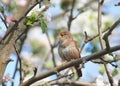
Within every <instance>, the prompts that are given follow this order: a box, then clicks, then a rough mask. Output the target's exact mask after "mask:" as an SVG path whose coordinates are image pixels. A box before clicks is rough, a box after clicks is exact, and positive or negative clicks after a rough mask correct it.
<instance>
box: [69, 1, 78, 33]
mask: <svg viewBox="0 0 120 86" xmlns="http://www.w3.org/2000/svg"><path fill="white" fill-rule="evenodd" d="M75 2H76V0H72V8H71V10H70V16H69V20H68V31H70V27H71V23H72V20H73V9H74V6H75Z"/></svg>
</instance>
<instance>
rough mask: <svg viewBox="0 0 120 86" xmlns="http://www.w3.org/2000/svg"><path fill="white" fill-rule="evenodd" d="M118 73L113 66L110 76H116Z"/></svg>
mask: <svg viewBox="0 0 120 86" xmlns="http://www.w3.org/2000/svg"><path fill="white" fill-rule="evenodd" d="M117 74H118V70H117V69H116V68H115V69H114V70H113V72H112V76H116V75H117Z"/></svg>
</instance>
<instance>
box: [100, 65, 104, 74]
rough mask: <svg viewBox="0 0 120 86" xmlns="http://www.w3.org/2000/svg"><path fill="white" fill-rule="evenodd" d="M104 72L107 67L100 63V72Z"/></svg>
mask: <svg viewBox="0 0 120 86" xmlns="http://www.w3.org/2000/svg"><path fill="white" fill-rule="evenodd" d="M104 72H105V67H104V66H103V65H100V67H99V73H100V74H101V75H103V74H104Z"/></svg>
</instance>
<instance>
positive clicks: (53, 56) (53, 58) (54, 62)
mask: <svg viewBox="0 0 120 86" xmlns="http://www.w3.org/2000/svg"><path fill="white" fill-rule="evenodd" d="M46 36H47V39H48V42H49V44H50V47H51V53H52V61H53V64H54V67H56V66H57V65H56V61H55V55H54V50H53V49H54V48H53V45H52V43H51V41H50V38H49V35H48V32H47V31H46Z"/></svg>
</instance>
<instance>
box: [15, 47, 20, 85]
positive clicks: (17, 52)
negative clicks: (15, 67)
mask: <svg viewBox="0 0 120 86" xmlns="http://www.w3.org/2000/svg"><path fill="white" fill-rule="evenodd" d="M14 49H15V52H16V54H17V56H18V60H19V64H20V70H19V72H20V83H21V82H22V62H21V58H20V54H19V51H18V50H17V48H16V46H15V45H14Z"/></svg>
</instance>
